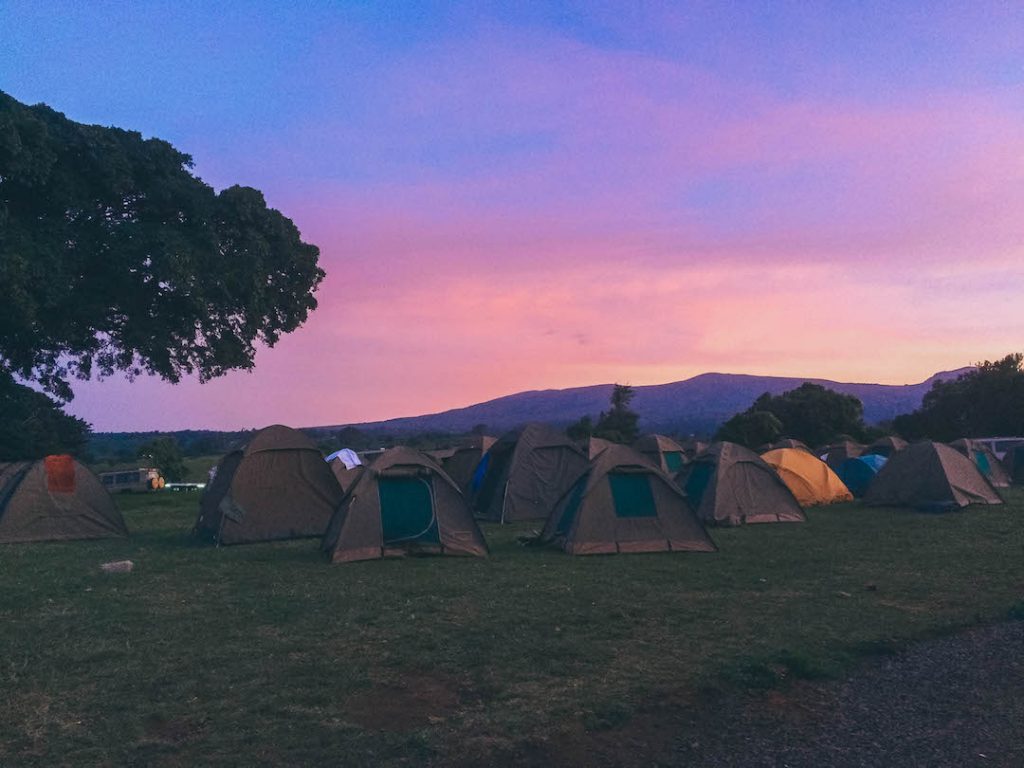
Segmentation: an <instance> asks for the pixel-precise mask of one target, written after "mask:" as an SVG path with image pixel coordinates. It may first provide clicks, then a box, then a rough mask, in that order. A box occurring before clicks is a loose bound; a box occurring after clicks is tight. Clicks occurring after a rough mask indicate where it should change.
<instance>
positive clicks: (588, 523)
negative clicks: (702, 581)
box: [541, 444, 716, 555]
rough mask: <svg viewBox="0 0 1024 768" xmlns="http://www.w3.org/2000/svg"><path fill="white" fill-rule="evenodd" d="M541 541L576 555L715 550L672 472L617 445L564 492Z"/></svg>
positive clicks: (609, 448) (549, 519) (607, 450)
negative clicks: (673, 481) (659, 468)
mask: <svg viewBox="0 0 1024 768" xmlns="http://www.w3.org/2000/svg"><path fill="white" fill-rule="evenodd" d="M541 541H542V542H544V543H552V544H555V545H557V546H559V547H561V548H562V549H564V550H565V551H566V552H568V553H569V554H571V555H602V554H614V553H616V552H714V551H715V549H716V548H715V545H714V543H713V542H712V541H711V538H710V537H709V536H708V534H707V532H706V531H705V530H704V526H702V525H701V524H700V522H699V521H698V520H697V516H696V515H695V514H694V512H693V509H692V508H691V507H690V505H689V503H688V502H687V500H686V497H685V496H684V495H683V493H682V491H680V490H679V488H678V487H676V486H675V485H674V484H673V483H672V481H671V480H670V479H669V476H668V475H666V474H665V473H664V472H662V471H661V470H658V469H656V468H655V467H653V466H651V463H650V461H649V460H648V459H647V458H646V457H644V456H643V455H641V454H640V453H638V452H637V451H634V450H633V449H632V448H628V447H626V446H624V445H614V444H613V445H611V446H609V447H608V448H606V449H605V450H604V451H602V452H601V454H600V455H599V456H598V457H597V458H596V459H595V460H594V461H593V462H592V464H591V466H590V468H589V469H588V470H586V471H585V472H584V473H583V474H582V475H580V477H579V478H578V479H577V480H576V482H575V483H574V484H573V485H572V486H571V487H570V488H569V489H568V490H567V491H566V492H565V494H564V495H563V496H562V498H561V499H560V500H559V502H558V504H557V505H556V506H555V508H554V510H553V511H552V513H551V516H550V517H549V518H548V520H547V524H546V525H545V526H544V531H543V533H542V534H541Z"/></svg>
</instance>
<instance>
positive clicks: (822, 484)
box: [761, 448, 853, 507]
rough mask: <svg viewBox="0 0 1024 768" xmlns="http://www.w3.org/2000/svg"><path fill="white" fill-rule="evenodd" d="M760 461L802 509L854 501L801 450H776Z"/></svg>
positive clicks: (832, 474) (822, 466)
mask: <svg viewBox="0 0 1024 768" xmlns="http://www.w3.org/2000/svg"><path fill="white" fill-rule="evenodd" d="M761 458H762V459H764V461H765V462H766V463H768V464H770V465H771V466H772V467H774V469H775V471H776V472H778V473H779V477H781V478H782V482H784V483H785V484H786V487H787V488H789V490H790V491H792V492H793V495H794V496H796V500H797V501H799V502H800V506H802V507H811V506H814V505H815V504H834V503H836V502H839V501H853V494H852V493H850V489H849V488H847V487H846V486H845V485H843V481H842V480H840V479H839V478H838V477H836V473H835V472H833V471H832V470H831V469H829V468H828V465H827V464H826V463H825V462H824V461H822V460H821V459H819V458H818V457H816V456H813V455H811V454H810V453H809V452H807V451H806V450H803V449H801V448H776V449H775V450H773V451H768V452H767V453H763V454H761Z"/></svg>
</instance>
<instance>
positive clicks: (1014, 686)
mask: <svg viewBox="0 0 1024 768" xmlns="http://www.w3.org/2000/svg"><path fill="white" fill-rule="evenodd" d="M723 705H724V708H725V709H733V708H734V707H735V709H738V710H739V711H735V709H734V711H732V712H729V711H722V712H720V713H719V717H717V718H715V720H716V721H717V725H712V724H710V723H704V724H703V725H702V727H701V728H700V729H699V730H696V731H694V732H693V733H691V734H690V735H689V737H688V738H685V737H684V738H681V739H678V740H677V741H676V743H675V744H674V745H673V747H672V748H671V754H670V755H667V756H666V757H667V759H666V760H664V761H663V764H669V765H693V766H709V768H712V767H713V768H719V767H723V768H739V767H740V766H742V767H743V768H747V767H748V766H749V767H751V768H761V767H764V768H769V767H770V768H776V767H778V768H782V767H783V766H785V768H805V767H806V768H823V767H824V766H833V767H835V768H846V767H847V766H850V767H851V768H852V767H853V766H856V767H857V768H866V767H869V766H870V767H871V768H875V767H876V766H877V767H878V768H888V767H889V766H894V767H895V766H899V767H901V768H903V767H908V766H915V767H916V766H922V767H924V766H927V767H928V768H945V767H946V766H949V767H950V768H954V767H956V768H961V767H966V766H1007V768H1009V767H1011V766H1012V767H1013V768H1020V766H1024V622H1012V623H1007V624H1002V625H998V626H994V627H988V628H984V629H977V630H972V631H968V632H964V633H962V634H958V635H955V636H952V637H947V638H943V639H939V640H931V641H927V642H923V643H920V644H919V645H916V646H914V647H913V648H912V649H910V650H908V651H906V652H903V653H900V654H898V655H895V656H892V657H888V658H885V659H879V660H874V661H871V662H868V663H867V664H865V665H864V666H863V667H862V668H861V669H860V670H858V671H857V672H856V673H855V674H854V675H853V676H852V677H850V678H849V679H847V680H846V681H844V682H841V683H827V684H815V685H801V686H797V687H795V688H794V689H792V690H790V691H788V692H786V693H785V694H780V693H773V694H769V695H766V696H759V697H756V698H752V699H749V700H746V701H744V702H735V703H734V704H733V706H729V705H728V704H726V703H725V702H723ZM658 762H662V761H658Z"/></svg>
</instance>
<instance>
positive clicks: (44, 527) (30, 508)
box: [0, 455, 128, 544]
mask: <svg viewBox="0 0 1024 768" xmlns="http://www.w3.org/2000/svg"><path fill="white" fill-rule="evenodd" d="M127 535H128V528H127V527H126V526H125V524H124V518H122V517H121V513H120V512H119V511H118V510H117V506H116V505H115V504H114V500H113V499H112V498H111V497H110V494H109V493H107V489H106V488H104V487H103V484H102V483H101V482H100V481H99V478H97V477H96V475H94V474H93V473H92V472H90V471H89V469H87V468H86V467H85V466H83V465H82V464H80V463H78V462H77V461H75V460H74V459H73V458H72V457H71V456H67V455H58V456H47V457H46V458H45V459H40V460H39V461H14V462H8V463H0V543H4V544H6V543H11V542H20V541H66V540H70V539H106V538H111V537H116V536H127Z"/></svg>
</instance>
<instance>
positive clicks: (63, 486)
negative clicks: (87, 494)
mask: <svg viewBox="0 0 1024 768" xmlns="http://www.w3.org/2000/svg"><path fill="white" fill-rule="evenodd" d="M45 465H46V489H47V490H48V491H49V492H50V493H74V492H75V460H74V459H72V458H71V457H70V456H68V455H66V454H61V455H59V456H47V457H46V459H45Z"/></svg>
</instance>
